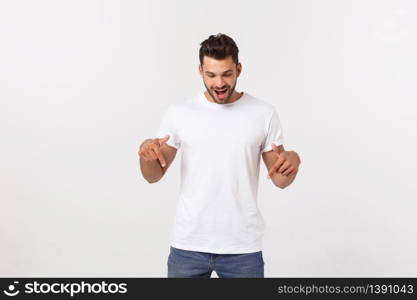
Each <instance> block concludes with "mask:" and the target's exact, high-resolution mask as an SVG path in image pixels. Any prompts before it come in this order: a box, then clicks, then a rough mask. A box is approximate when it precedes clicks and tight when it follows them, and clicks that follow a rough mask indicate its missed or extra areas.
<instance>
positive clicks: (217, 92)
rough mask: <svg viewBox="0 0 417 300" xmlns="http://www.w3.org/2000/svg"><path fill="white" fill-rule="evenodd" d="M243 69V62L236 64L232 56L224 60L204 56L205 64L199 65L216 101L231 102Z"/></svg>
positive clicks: (220, 102)
mask: <svg viewBox="0 0 417 300" xmlns="http://www.w3.org/2000/svg"><path fill="white" fill-rule="evenodd" d="M241 69H242V66H241V64H240V63H238V64H235V63H234V62H233V59H232V57H231V56H228V57H226V58H225V59H222V60H217V59H214V58H212V57H208V56H204V58H203V65H199V71H200V75H201V77H202V78H203V82H204V85H205V87H206V89H207V92H208V93H209V94H210V96H211V98H212V99H213V100H214V101H215V102H216V103H219V104H223V103H228V102H229V99H230V97H231V96H232V95H233V92H234V90H235V87H236V82H237V78H238V77H239V75H240V72H241Z"/></svg>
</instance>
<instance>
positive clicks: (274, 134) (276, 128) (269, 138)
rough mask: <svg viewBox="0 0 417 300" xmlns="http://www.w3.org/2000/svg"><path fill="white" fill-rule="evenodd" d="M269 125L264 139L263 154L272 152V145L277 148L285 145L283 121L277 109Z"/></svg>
mask: <svg viewBox="0 0 417 300" xmlns="http://www.w3.org/2000/svg"><path fill="white" fill-rule="evenodd" d="M267 124H268V125H267V129H266V131H267V134H266V137H265V139H264V142H263V143H262V146H261V148H262V150H261V152H267V151H270V150H272V144H275V145H277V146H279V145H282V144H284V136H283V133H282V126H281V121H280V119H279V116H278V114H277V112H276V110H275V109H274V111H273V113H272V116H271V118H270V120H269V122H268V123H267Z"/></svg>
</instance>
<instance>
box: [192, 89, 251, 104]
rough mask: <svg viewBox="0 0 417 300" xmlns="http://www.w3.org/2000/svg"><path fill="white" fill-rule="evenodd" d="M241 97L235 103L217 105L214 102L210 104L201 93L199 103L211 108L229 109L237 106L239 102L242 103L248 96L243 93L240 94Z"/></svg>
mask: <svg viewBox="0 0 417 300" xmlns="http://www.w3.org/2000/svg"><path fill="white" fill-rule="evenodd" d="M241 95H242V96H240V98H239V99H237V100H236V101H234V102H232V103H224V104H219V103H216V102H210V101H209V100H208V99H207V98H206V95H205V94H204V92H203V93H201V94H200V100H202V101H201V102H203V103H204V104H205V105H208V106H211V107H218V108H222V107H230V106H233V105H238V104H239V103H240V102H242V101H243V100H245V99H246V98H247V96H248V93H245V92H241Z"/></svg>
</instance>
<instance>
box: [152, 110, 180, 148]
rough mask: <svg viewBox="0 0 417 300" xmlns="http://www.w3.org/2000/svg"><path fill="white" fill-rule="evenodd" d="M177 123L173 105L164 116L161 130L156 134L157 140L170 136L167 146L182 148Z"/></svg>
mask: <svg viewBox="0 0 417 300" xmlns="http://www.w3.org/2000/svg"><path fill="white" fill-rule="evenodd" d="M177 121H178V120H177V119H176V115H175V109H174V107H173V105H171V106H169V107H168V109H167V110H166V111H165V113H164V115H163V116H162V120H161V123H160V126H159V129H158V131H157V133H156V138H163V137H164V136H166V135H169V139H168V141H167V142H166V143H167V145H169V146H171V147H174V148H176V149H179V148H180V147H181V142H180V139H179V137H178V128H177V126H176V122H177Z"/></svg>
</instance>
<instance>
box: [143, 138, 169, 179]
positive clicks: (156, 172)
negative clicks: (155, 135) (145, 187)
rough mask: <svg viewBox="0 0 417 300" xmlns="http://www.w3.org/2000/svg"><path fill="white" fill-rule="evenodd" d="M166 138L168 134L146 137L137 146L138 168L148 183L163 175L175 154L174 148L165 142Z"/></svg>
mask: <svg viewBox="0 0 417 300" xmlns="http://www.w3.org/2000/svg"><path fill="white" fill-rule="evenodd" d="M167 137H168V138H167ZM168 139H169V136H166V137H164V138H163V139H147V140H145V141H144V142H143V143H142V144H141V146H140V147H139V151H138V154H139V164H140V170H141V172H142V176H143V177H144V178H145V179H146V181H148V182H149V183H154V182H157V181H159V180H160V179H161V178H162V177H163V176H164V174H165V173H166V171H167V170H168V168H169V166H170V165H171V163H172V162H173V160H174V158H175V155H176V154H177V149H176V148H174V147H171V146H168V145H167V144H166V143H165V142H166V141H167V140H168Z"/></svg>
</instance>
